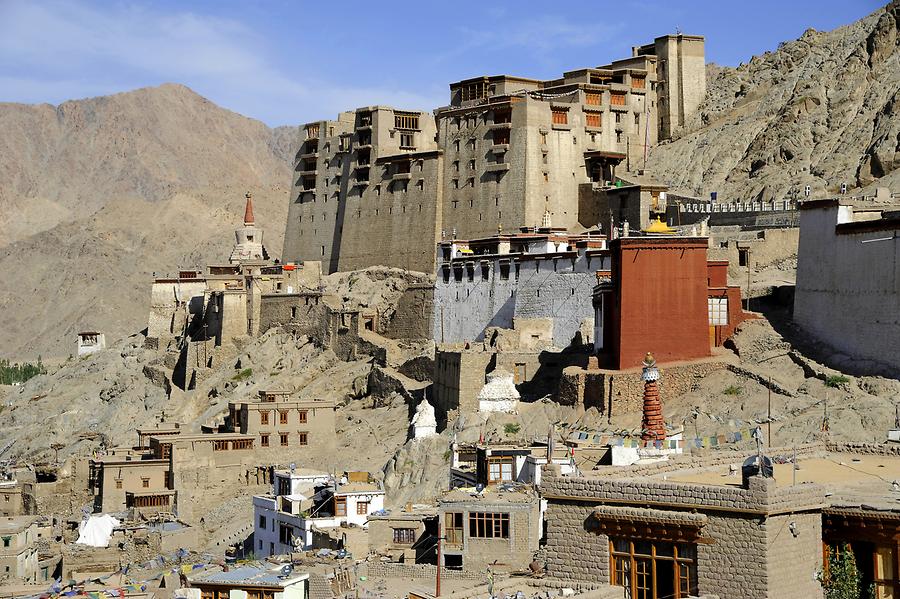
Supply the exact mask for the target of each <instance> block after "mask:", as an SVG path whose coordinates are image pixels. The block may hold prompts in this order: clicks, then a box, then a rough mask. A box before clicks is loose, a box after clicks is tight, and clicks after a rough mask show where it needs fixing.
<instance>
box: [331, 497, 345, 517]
mask: <svg viewBox="0 0 900 599" xmlns="http://www.w3.org/2000/svg"><path fill="white" fill-rule="evenodd" d="M333 499H334V515H335V516H346V515H347V498H346V497H334V498H333Z"/></svg>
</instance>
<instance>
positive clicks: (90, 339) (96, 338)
mask: <svg viewBox="0 0 900 599" xmlns="http://www.w3.org/2000/svg"><path fill="white" fill-rule="evenodd" d="M105 348H106V335H104V334H103V333H98V332H97V331H82V332H81V333H78V341H77V343H76V349H77V352H78V353H77V355H78V357H79V358H80V357H81V356H88V355H90V354H93V353H95V352H98V351H100V350H101V349H105Z"/></svg>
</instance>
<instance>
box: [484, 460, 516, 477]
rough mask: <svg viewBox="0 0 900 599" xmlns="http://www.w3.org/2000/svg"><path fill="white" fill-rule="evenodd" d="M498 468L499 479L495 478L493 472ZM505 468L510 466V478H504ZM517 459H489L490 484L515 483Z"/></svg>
mask: <svg viewBox="0 0 900 599" xmlns="http://www.w3.org/2000/svg"><path fill="white" fill-rule="evenodd" d="M494 466H496V467H497V468H498V473H499V477H495V476H494V473H493V472H492V467H494ZM504 466H509V478H504V477H503V474H504V472H503V471H504ZM514 470H515V459H514V458H513V457H512V456H497V457H489V458H488V459H487V479H488V484H491V483H501V482H513V481H514V480H515V474H516V473H515V471H514Z"/></svg>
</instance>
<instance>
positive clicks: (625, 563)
mask: <svg viewBox="0 0 900 599" xmlns="http://www.w3.org/2000/svg"><path fill="white" fill-rule="evenodd" d="M609 549H610V551H609V553H610V567H611V574H612V576H611V579H610V584H612V585H614V586H620V587H626V588H628V589H630V591H631V596H632V597H642V598H646V599H662V598H663V597H672V598H674V599H680V598H682V597H688V596H690V595H697V594H698V592H697V548H696V547H695V546H694V545H689V544H686V543H677V544H676V543H667V542H662V541H644V540H638V539H610V541H609Z"/></svg>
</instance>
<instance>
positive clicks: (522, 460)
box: [450, 442, 576, 488]
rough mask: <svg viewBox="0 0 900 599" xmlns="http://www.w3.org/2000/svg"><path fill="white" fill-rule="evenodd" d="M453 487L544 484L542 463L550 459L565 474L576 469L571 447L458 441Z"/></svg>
mask: <svg viewBox="0 0 900 599" xmlns="http://www.w3.org/2000/svg"><path fill="white" fill-rule="evenodd" d="M450 451H451V456H450V487H451V488H455V487H475V486H476V485H481V486H483V487H487V486H489V485H496V484H503V483H521V484H531V485H535V486H537V485H540V482H541V467H542V466H543V465H544V464H547V463H548V460H549V461H550V462H551V463H553V464H557V465H559V466H560V468H561V469H562V472H563V474H572V473H574V472H575V470H576V466H575V460H574V457H573V455H572V454H571V452H570V449H569V448H568V447H566V446H564V445H559V446H553V447H551V446H549V445H547V444H546V443H543V444H530V445H522V444H518V443H513V442H511V443H497V442H492V443H474V444H469V443H456V442H454V443H453V444H452V445H451V447H450Z"/></svg>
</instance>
